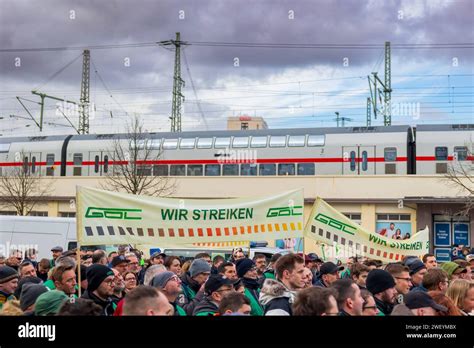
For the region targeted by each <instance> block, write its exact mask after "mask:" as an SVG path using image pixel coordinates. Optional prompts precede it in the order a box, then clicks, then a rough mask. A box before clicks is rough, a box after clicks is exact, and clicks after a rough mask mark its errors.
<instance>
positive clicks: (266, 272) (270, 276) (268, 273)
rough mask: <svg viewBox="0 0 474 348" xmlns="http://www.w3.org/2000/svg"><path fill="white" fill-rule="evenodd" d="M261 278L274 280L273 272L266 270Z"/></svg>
mask: <svg viewBox="0 0 474 348" xmlns="http://www.w3.org/2000/svg"><path fill="white" fill-rule="evenodd" d="M263 276H264V277H265V279H276V277H275V271H274V270H268V271H265V272H263Z"/></svg>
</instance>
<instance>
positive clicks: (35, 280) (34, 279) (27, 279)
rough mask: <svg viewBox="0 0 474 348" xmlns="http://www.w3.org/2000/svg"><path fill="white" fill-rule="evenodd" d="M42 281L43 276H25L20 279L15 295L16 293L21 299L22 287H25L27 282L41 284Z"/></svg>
mask: <svg viewBox="0 0 474 348" xmlns="http://www.w3.org/2000/svg"><path fill="white" fill-rule="evenodd" d="M42 282H43V280H41V278H38V277H23V278H21V279H20V280H19V282H18V286H17V288H16V290H15V292H14V293H13V295H15V297H16V298H17V299H20V296H21V289H22V288H23V286H24V285H25V284H28V283H32V284H41V283H42Z"/></svg>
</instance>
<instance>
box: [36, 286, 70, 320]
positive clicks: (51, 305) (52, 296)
mask: <svg viewBox="0 0 474 348" xmlns="http://www.w3.org/2000/svg"><path fill="white" fill-rule="evenodd" d="M68 299H69V298H68V297H67V296H66V294H65V293H64V292H62V291H59V290H50V291H46V292H45V293H43V294H41V295H39V296H38V298H37V299H36V302H35V315H36V316H47V315H48V316H49V315H56V314H57V313H58V312H59V309H60V308H61V306H62V305H63V304H64V303H65V302H67V301H68Z"/></svg>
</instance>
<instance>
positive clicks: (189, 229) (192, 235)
mask: <svg viewBox="0 0 474 348" xmlns="http://www.w3.org/2000/svg"><path fill="white" fill-rule="evenodd" d="M188 236H190V237H194V230H193V229H192V228H188Z"/></svg>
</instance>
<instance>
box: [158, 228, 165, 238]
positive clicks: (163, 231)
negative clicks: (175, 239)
mask: <svg viewBox="0 0 474 348" xmlns="http://www.w3.org/2000/svg"><path fill="white" fill-rule="evenodd" d="M158 235H159V236H160V237H164V236H165V230H164V229H162V228H159V229H158Z"/></svg>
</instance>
